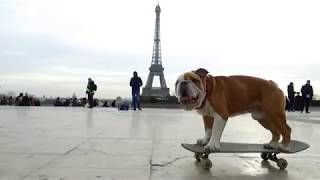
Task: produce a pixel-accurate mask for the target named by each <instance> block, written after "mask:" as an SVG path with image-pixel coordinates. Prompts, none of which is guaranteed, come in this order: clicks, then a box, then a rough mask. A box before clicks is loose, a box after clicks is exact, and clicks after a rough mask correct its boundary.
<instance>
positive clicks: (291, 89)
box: [287, 82, 295, 111]
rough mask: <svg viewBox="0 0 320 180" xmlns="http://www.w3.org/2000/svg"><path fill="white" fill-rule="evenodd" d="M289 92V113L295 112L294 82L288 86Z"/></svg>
mask: <svg viewBox="0 0 320 180" xmlns="http://www.w3.org/2000/svg"><path fill="white" fill-rule="evenodd" d="M287 91H288V98H289V107H288V111H294V95H295V92H294V86H293V82H290V84H289V85H288V88H287Z"/></svg>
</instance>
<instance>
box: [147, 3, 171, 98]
mask: <svg viewBox="0 0 320 180" xmlns="http://www.w3.org/2000/svg"><path fill="white" fill-rule="evenodd" d="M155 11H156V26H155V31H154V42H153V53H152V61H151V66H150V68H149V70H150V72H149V76H148V80H147V83H146V86H145V87H144V88H143V89H142V94H141V96H145V97H146V96H154V97H168V96H170V94H169V88H167V85H166V80H165V79H164V74H163V70H164V68H163V67H162V59H161V46H160V12H161V9H160V6H159V2H158V5H157V6H156V9H155ZM155 76H157V77H159V78H160V87H153V86H152V84H153V79H154V77H155Z"/></svg>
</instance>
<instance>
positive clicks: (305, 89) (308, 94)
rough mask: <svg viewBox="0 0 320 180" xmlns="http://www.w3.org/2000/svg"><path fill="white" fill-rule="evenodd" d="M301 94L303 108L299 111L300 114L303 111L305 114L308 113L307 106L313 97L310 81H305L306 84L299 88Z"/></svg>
mask: <svg viewBox="0 0 320 180" xmlns="http://www.w3.org/2000/svg"><path fill="white" fill-rule="evenodd" d="M301 93H302V98H303V108H302V110H301V113H303V110H304V109H305V111H306V113H310V111H309V104H310V101H311V100H312V97H313V88H312V86H311V85H310V80H307V83H306V84H305V85H303V86H302V87H301Z"/></svg>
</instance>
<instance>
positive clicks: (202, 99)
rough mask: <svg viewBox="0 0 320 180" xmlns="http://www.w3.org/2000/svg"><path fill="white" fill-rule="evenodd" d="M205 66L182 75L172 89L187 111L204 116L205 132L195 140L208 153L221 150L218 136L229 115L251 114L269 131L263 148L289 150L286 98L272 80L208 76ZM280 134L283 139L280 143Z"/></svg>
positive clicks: (289, 135)
mask: <svg viewBox="0 0 320 180" xmlns="http://www.w3.org/2000/svg"><path fill="white" fill-rule="evenodd" d="M208 73H209V72H208V71H207V70H206V69H203V68H200V69H198V70H196V71H191V72H186V73H184V74H182V75H181V76H180V77H179V78H178V79H177V81H176V84H175V87H176V89H175V91H176V96H177V97H178V100H179V102H180V103H181V104H182V105H183V106H184V108H185V109H186V110H192V109H196V110H197V111H198V113H200V114H201V115H202V117H203V121H204V128H205V135H204V137H203V138H201V139H199V140H198V141H197V143H198V144H201V145H204V146H205V150H206V151H207V152H214V151H219V150H220V139H221V135H222V132H223V130H224V127H225V125H226V122H227V120H228V118H229V117H231V116H235V115H239V114H243V113H251V116H252V118H253V119H255V120H257V121H258V122H259V123H260V124H261V125H262V126H263V127H264V128H266V129H267V130H269V131H270V132H271V134H272V139H271V141H270V142H269V143H267V144H265V147H266V148H279V149H280V150H282V151H289V150H290V148H289V143H290V138H291V128H290V127H289V126H288V124H287V122H286V114H285V97H284V94H283V92H282V91H281V89H280V88H279V87H278V86H277V84H276V83H274V82H273V81H267V80H264V79H260V78H257V77H250V76H228V77H226V76H215V77H213V76H211V75H209V74H208ZM280 136H282V141H281V143H279V140H280Z"/></svg>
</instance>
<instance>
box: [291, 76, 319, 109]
mask: <svg viewBox="0 0 320 180" xmlns="http://www.w3.org/2000/svg"><path fill="white" fill-rule="evenodd" d="M287 92H288V97H287V99H286V100H287V101H286V109H287V110H288V111H295V110H297V111H300V112H301V113H303V111H305V112H306V113H310V111H309V105H310V102H311V100H312V98H313V88H312V86H311V83H310V80H307V82H306V84H305V85H303V86H302V87H301V89H300V92H301V94H300V92H296V91H295V90H294V85H293V82H290V84H289V85H288V87H287Z"/></svg>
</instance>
